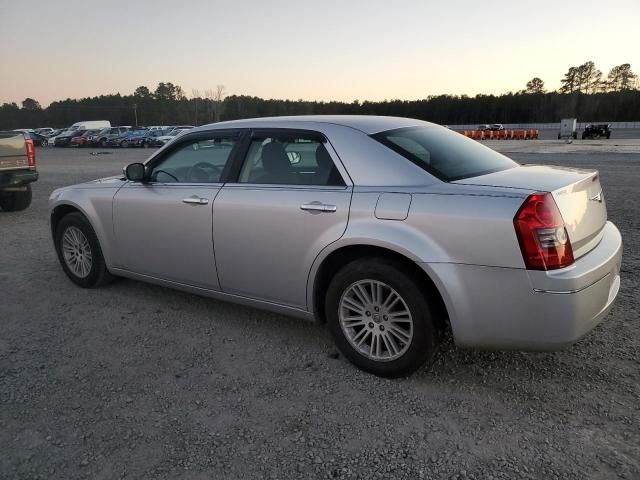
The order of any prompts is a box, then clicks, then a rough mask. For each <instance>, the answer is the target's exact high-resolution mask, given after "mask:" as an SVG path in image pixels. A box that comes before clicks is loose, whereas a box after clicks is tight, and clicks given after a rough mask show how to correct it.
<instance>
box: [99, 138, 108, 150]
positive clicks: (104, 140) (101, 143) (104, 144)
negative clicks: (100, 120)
mask: <svg viewBox="0 0 640 480" xmlns="http://www.w3.org/2000/svg"><path fill="white" fill-rule="evenodd" d="M100 146H101V147H102V148H104V147H106V146H107V139H106V138H101V139H100Z"/></svg>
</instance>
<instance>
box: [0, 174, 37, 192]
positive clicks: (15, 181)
mask: <svg viewBox="0 0 640 480" xmlns="http://www.w3.org/2000/svg"><path fill="white" fill-rule="evenodd" d="M36 180H38V172H36V171H34V170H15V171H12V172H0V188H2V189H7V188H12V187H22V186H24V185H26V184H28V183H32V182H35V181H36Z"/></svg>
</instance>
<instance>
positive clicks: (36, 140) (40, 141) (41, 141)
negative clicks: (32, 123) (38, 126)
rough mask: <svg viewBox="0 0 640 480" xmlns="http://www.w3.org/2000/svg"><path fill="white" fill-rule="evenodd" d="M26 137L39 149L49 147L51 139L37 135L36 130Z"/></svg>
mask: <svg viewBox="0 0 640 480" xmlns="http://www.w3.org/2000/svg"><path fill="white" fill-rule="evenodd" d="M25 135H26V136H27V137H29V138H30V139H31V140H32V141H33V144H34V145H35V146H37V147H46V146H47V145H48V142H49V138H48V137H45V136H44V135H41V134H39V133H36V132H35V130H34V131H33V132H29V133H25Z"/></svg>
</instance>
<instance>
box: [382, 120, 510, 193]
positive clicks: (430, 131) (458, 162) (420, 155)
mask: <svg viewBox="0 0 640 480" xmlns="http://www.w3.org/2000/svg"><path fill="white" fill-rule="evenodd" d="M372 137H373V138H374V139H376V140H377V141H379V142H380V143H382V144H383V145H385V146H387V147H389V148H390V149H391V150H393V151H394V152H396V153H399V154H400V155H402V156H403V157H405V158H406V159H407V160H409V161H410V162H413V163H415V164H416V165H418V166H419V167H420V168H422V169H424V170H426V171H427V172H429V173H430V174H432V175H433V176H434V177H436V178H439V179H440V180H442V181H445V182H453V181H455V180H462V179H464V178H470V177H477V176H480V175H486V174H488V173H493V172H499V171H501V170H506V169H509V168H514V167H517V166H518V164H517V163H516V162H514V161H513V160H511V159H510V158H508V157H505V156H504V155H502V154H500V153H498V152H496V151H495V150H492V149H490V148H488V147H485V146H484V145H481V144H479V143H478V142H477V141H475V140H471V139H469V138H466V137H464V136H463V135H460V134H459V133H457V132H454V131H451V130H448V129H446V128H439V127H436V126H434V127H409V128H399V129H396V130H389V131H386V132H381V133H377V134H375V135H372Z"/></svg>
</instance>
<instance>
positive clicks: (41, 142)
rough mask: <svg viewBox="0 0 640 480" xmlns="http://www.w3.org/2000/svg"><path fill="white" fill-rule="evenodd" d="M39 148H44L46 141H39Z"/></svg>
mask: <svg viewBox="0 0 640 480" xmlns="http://www.w3.org/2000/svg"><path fill="white" fill-rule="evenodd" d="M40 146H41V147H46V146H47V140H46V139H45V140H40Z"/></svg>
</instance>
